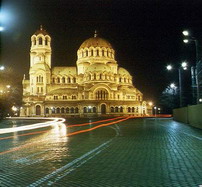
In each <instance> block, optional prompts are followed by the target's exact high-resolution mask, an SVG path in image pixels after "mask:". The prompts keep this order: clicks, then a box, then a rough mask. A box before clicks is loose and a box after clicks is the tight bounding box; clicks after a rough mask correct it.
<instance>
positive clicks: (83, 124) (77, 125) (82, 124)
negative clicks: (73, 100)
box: [67, 117, 124, 127]
mask: <svg viewBox="0 0 202 187" xmlns="http://www.w3.org/2000/svg"><path fill="white" fill-rule="evenodd" d="M120 118H124V117H116V118H111V119H104V120H99V121H94V122H88V123H81V124H75V125H68V126H67V127H80V126H85V125H91V124H96V123H101V122H105V121H112V120H115V119H120Z"/></svg>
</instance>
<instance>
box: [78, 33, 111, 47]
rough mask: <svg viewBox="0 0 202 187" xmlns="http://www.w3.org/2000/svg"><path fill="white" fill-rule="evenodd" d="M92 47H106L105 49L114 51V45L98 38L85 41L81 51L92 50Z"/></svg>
mask: <svg viewBox="0 0 202 187" xmlns="http://www.w3.org/2000/svg"><path fill="white" fill-rule="evenodd" d="M90 47H105V48H110V49H113V48H112V45H111V44H110V43H109V42H108V41H107V40H105V39H103V38H100V37H97V36H95V37H92V38H89V39H87V40H85V41H84V42H83V43H82V44H81V46H80V48H79V49H82V48H83V49H84V48H90Z"/></svg>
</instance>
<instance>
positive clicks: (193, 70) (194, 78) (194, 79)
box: [182, 30, 200, 104]
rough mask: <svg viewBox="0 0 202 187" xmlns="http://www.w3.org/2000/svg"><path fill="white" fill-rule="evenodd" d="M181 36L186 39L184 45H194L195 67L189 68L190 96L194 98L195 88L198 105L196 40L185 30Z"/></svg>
mask: <svg viewBox="0 0 202 187" xmlns="http://www.w3.org/2000/svg"><path fill="white" fill-rule="evenodd" d="M182 34H183V35H184V36H185V37H186V38H185V39H184V40H183V42H184V43H189V42H194V44H195V52H196V64H195V66H192V67H191V77H192V95H193V98H194V97H195V87H196V103H197V104H198V103H199V96H200V90H199V82H198V81H199V80H198V70H197V66H198V63H199V55H198V54H199V52H198V50H199V49H198V40H197V39H196V38H195V37H193V36H190V33H189V31H187V30H184V31H183V32H182Z"/></svg>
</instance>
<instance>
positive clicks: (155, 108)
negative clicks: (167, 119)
mask: <svg viewBox="0 0 202 187" xmlns="http://www.w3.org/2000/svg"><path fill="white" fill-rule="evenodd" d="M156 110H157V107H156V106H155V107H154V114H155V117H156Z"/></svg>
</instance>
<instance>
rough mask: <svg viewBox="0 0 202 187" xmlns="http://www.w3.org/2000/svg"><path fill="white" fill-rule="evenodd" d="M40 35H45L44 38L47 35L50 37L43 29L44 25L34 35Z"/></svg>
mask: <svg viewBox="0 0 202 187" xmlns="http://www.w3.org/2000/svg"><path fill="white" fill-rule="evenodd" d="M38 34H43V35H44V36H45V35H49V34H48V33H47V32H46V30H44V29H43V27H42V25H41V26H40V29H38V30H37V31H36V32H35V33H34V35H38Z"/></svg>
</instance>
